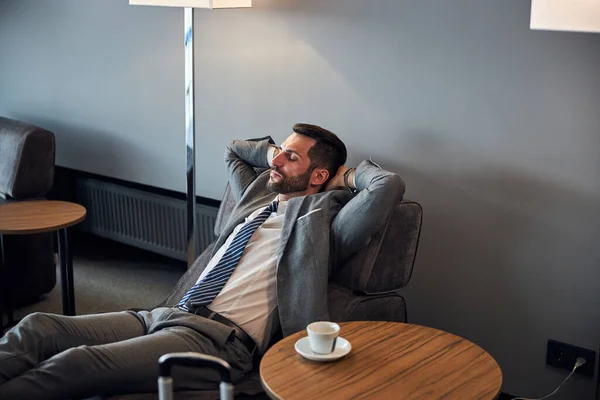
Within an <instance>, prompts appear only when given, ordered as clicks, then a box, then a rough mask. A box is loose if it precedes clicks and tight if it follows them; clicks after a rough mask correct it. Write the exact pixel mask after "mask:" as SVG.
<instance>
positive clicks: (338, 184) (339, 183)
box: [325, 165, 348, 191]
mask: <svg viewBox="0 0 600 400" xmlns="http://www.w3.org/2000/svg"><path fill="white" fill-rule="evenodd" d="M346 171H348V167H346V166H345V165H342V166H341V167H339V168H338V170H337V172H336V174H335V176H334V177H333V178H331V180H330V181H329V182H328V183H327V186H325V190H326V191H327V190H337V189H342V190H344V189H346V187H345V185H344V173H345V172H346Z"/></svg>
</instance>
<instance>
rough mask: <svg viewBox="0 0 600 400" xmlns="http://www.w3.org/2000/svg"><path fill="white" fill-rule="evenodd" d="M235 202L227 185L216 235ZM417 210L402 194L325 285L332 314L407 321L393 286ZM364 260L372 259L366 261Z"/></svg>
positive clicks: (248, 389)
mask: <svg viewBox="0 0 600 400" xmlns="http://www.w3.org/2000/svg"><path fill="white" fill-rule="evenodd" d="M234 205H235V201H234V199H233V196H231V195H230V191H229V186H228V187H227V188H226V189H225V194H224V196H223V201H222V202H221V206H220V208H219V213H218V215H217V223H216V226H215V235H217V236H218V235H220V233H221V230H222V229H223V228H224V227H225V224H226V222H227V219H228V218H229V215H230V213H231V211H232V210H233V207H234ZM422 215H423V210H422V208H421V206H420V204H419V203H416V202H414V201H409V200H404V201H403V202H402V203H400V204H398V205H397V206H396V208H395V209H394V212H393V214H392V215H391V217H390V219H389V220H388V221H387V223H386V224H385V225H384V226H383V227H382V228H381V230H380V231H379V232H377V233H376V234H375V235H373V237H372V238H371V240H370V241H369V243H368V244H366V246H365V247H364V248H362V249H360V250H359V251H357V252H356V253H355V254H354V255H353V256H352V257H350V258H349V259H348V260H346V261H345V262H344V265H343V266H341V267H340V268H338V270H337V271H338V272H337V273H336V274H335V275H334V276H333V277H332V279H331V283H330V285H329V309H330V314H331V318H332V320H334V321H359V320H372V321H397V322H404V321H406V304H405V302H404V299H403V298H402V297H401V296H400V295H398V294H397V293H396V291H397V290H398V289H400V288H402V287H404V286H405V285H406V284H407V283H408V281H409V279H410V276H411V273H412V269H413V264H414V260H415V257H416V252H417V245H418V242H419V235H420V232H421V220H422ZM211 250H212V245H211V246H209V247H208V248H207V249H205V250H204V252H203V253H202V254H201V255H200V257H209V256H210V253H211ZM372 255H376V257H375V256H372ZM366 260H372V262H370V263H367V262H366ZM200 272H201V271H200V270H198V269H194V268H191V269H189V270H188V271H187V272H186V273H185V274H184V275H183V277H182V278H181V279H180V280H179V282H178V284H177V286H176V287H175V289H174V290H173V291H172V292H171V294H170V295H169V297H168V298H167V299H166V300H165V301H164V302H163V303H162V304H161V306H169V307H172V306H175V305H176V304H177V303H178V301H179V300H180V299H181V297H182V296H183V295H184V294H185V293H186V292H187V290H188V289H189V288H190V287H191V286H192V285H193V284H194V283H195V282H196V280H197V278H198V277H199V275H200ZM157 365H158V364H157ZM157 368H158V367H157ZM157 371H158V369H157ZM157 378H158V375H157ZM235 392H236V393H244V394H249V395H254V394H257V393H260V392H262V388H261V385H260V379H259V376H258V371H254V372H253V373H251V374H250V375H249V376H248V377H247V378H246V379H244V380H243V381H242V382H239V383H238V384H236V385H235ZM175 398H176V399H178V400H183V399H190V400H191V399H193V400H212V399H218V398H219V392H218V390H214V391H187V392H177V393H176V394H175ZM151 399H156V393H152V394H141V393H140V394H130V395H121V396H113V397H109V398H108V399H107V400H151ZM93 400H100V398H94V399H93Z"/></svg>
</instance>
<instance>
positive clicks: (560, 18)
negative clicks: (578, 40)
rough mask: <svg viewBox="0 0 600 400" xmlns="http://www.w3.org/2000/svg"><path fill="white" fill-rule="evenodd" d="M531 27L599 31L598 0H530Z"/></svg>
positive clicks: (599, 8) (550, 29) (553, 29)
mask: <svg viewBox="0 0 600 400" xmlns="http://www.w3.org/2000/svg"><path fill="white" fill-rule="evenodd" d="M531 29H542V30H549V31H575V32H600V0H531Z"/></svg>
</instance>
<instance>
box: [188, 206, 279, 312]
mask: <svg viewBox="0 0 600 400" xmlns="http://www.w3.org/2000/svg"><path fill="white" fill-rule="evenodd" d="M278 205H279V202H278V201H273V202H272V203H271V204H269V205H268V206H267V207H266V208H265V209H264V210H262V211H261V213H260V214H258V215H257V216H256V218H254V219H253V220H252V221H250V222H248V223H246V224H245V225H244V226H242V228H241V229H240V230H239V231H238V233H237V234H236V235H235V237H234V238H233V240H232V241H231V244H230V245H229V247H227V250H226V251H225V253H224V254H223V256H222V257H221V259H220V260H219V262H218V263H217V264H216V265H215V266H214V267H213V269H212V270H210V271H209V272H208V273H207V274H206V276H204V277H203V278H202V279H201V280H200V281H199V282H198V283H196V284H195V285H194V286H192V288H191V289H190V290H188V292H187V293H186V294H185V296H183V298H182V299H181V301H180V302H179V304H177V307H178V308H179V309H180V310H183V311H190V309H189V308H188V307H187V304H188V302H189V303H190V304H194V305H195V306H196V305H201V306H207V305H209V304H210V303H212V302H213V300H214V299H215V297H217V295H218V294H219V292H220V291H221V289H223V286H225V283H227V280H229V277H230V276H231V274H232V273H233V270H234V269H235V267H236V266H237V265H238V263H239V262H240V259H241V258H242V253H244V249H245V248H246V245H247V244H248V242H249V241H250V238H251V237H252V235H253V234H254V231H256V229H257V228H258V227H259V226H261V225H262V224H263V222H265V221H266V220H267V218H269V216H270V215H271V213H274V212H277V206H278Z"/></svg>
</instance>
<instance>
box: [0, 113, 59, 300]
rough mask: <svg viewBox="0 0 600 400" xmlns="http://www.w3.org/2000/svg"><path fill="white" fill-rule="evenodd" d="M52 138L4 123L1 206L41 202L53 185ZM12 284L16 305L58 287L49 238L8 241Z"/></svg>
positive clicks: (11, 238) (0, 150)
mask: <svg viewBox="0 0 600 400" xmlns="http://www.w3.org/2000/svg"><path fill="white" fill-rule="evenodd" d="M54 158H55V139H54V134H52V133H51V132H48V131H47V130H44V129H42V128H39V127H37V126H34V125H29V124H25V123H23V122H20V121H15V120H12V119H8V118H3V117H0V203H5V202H11V201H19V200H24V199H32V198H41V197H43V196H44V195H46V193H48V191H49V190H50V189H51V188H52V184H53V182H54ZM3 239H4V253H5V254H4V255H5V259H6V267H7V268H6V271H7V273H8V274H9V275H10V278H9V282H8V284H9V285H11V286H12V287H13V294H14V295H13V298H12V302H13V304H15V305H17V306H18V305H21V304H25V303H29V302H31V301H33V300H35V299H37V298H38V297H39V296H40V295H42V294H44V293H47V292H49V291H51V290H52V288H53V287H54V285H55V284H56V269H55V264H54V245H53V236H52V234H51V233H42V234H37V235H22V236H12V235H4V237H3Z"/></svg>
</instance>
